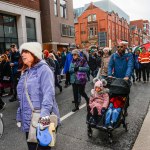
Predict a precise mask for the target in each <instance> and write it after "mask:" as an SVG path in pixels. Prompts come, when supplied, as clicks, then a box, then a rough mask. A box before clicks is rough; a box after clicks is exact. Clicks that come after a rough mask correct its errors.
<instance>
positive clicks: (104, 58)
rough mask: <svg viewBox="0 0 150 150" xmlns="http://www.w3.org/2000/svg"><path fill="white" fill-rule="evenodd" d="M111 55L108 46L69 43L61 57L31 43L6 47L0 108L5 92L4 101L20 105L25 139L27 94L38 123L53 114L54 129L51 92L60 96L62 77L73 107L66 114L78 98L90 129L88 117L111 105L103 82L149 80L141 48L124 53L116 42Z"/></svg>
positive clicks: (0, 62)
mask: <svg viewBox="0 0 150 150" xmlns="http://www.w3.org/2000/svg"><path fill="white" fill-rule="evenodd" d="M111 52H112V51H111V49H110V48H108V47H105V48H103V49H96V48H91V49H88V48H87V49H80V48H79V47H77V46H76V45H75V44H71V45H70V46H69V47H64V48H63V51H62V52H59V51H56V50H51V51H48V50H42V46H41V44H39V43H37V42H29V43H24V44H22V45H21V47H20V48H19V49H18V48H17V46H16V45H15V44H12V45H11V46H10V50H7V51H6V52H5V54H2V55H1V56H0V109H1V110H2V109H4V108H5V106H6V103H5V102H3V100H2V96H3V95H4V94H5V92H6V89H8V88H9V89H10V90H9V95H12V97H11V99H10V100H9V102H14V101H16V100H17V99H18V100H19V103H20V106H19V108H18V111H17V125H18V126H19V127H22V130H23V131H24V132H26V137H27V138H28V134H29V127H30V121H31V114H32V111H31V108H30V106H29V104H28V100H27V95H26V93H27V92H28V93H29V96H30V99H31V101H32V103H33V106H34V108H35V109H39V110H41V118H40V119H42V120H43V119H44V117H48V116H49V114H51V113H54V114H56V115H57V117H58V122H59V124H60V119H59V118H60V115H59V109H58V106H57V103H56V100H55V87H57V88H59V91H60V93H61V92H62V91H63V87H62V85H61V83H62V81H61V78H62V76H64V75H65V77H66V78H65V86H64V88H67V87H68V86H70V85H72V91H73V98H74V100H73V101H72V103H74V104H75V107H74V108H73V109H72V111H73V112H75V111H77V110H79V105H80V103H81V96H83V97H84V98H85V100H86V104H87V112H88V115H87V118H88V121H89V122H91V123H93V124H95V122H97V120H98V119H97V118H96V119H95V120H93V118H92V119H91V118H90V116H91V115H93V116H98V115H101V114H103V113H105V112H106V111H107V109H108V110H109V112H110V110H113V109H114V107H113V101H115V100H114V99H112V100H111V103H112V104H111V105H109V96H108V90H107V89H106V88H105V86H106V84H107V83H106V82H105V79H106V78H107V77H109V78H113V77H115V78H122V79H124V80H126V81H129V80H132V81H133V82H135V81H138V82H140V81H141V77H143V82H144V83H146V82H148V81H149V69H150V66H149V64H150V52H149V51H148V50H146V49H145V47H140V48H137V49H136V50H135V51H134V52H133V50H132V48H128V43H127V42H125V41H121V42H120V43H118V46H117V51H116V52H115V53H113V54H111ZM135 75H136V76H135ZM91 79H96V80H97V82H96V83H95V86H94V89H92V91H91V96H90V97H89V96H88V95H87V94H86V92H85V88H86V83H87V82H88V81H90V80H91ZM25 83H26V85H27V86H26V87H25V86H24V85H25ZM128 106H129V101H128ZM115 111H116V110H115ZM118 111H119V109H118ZM46 120H48V119H46ZM106 122H110V121H108V120H106ZM107 124H108V123H107ZM105 127H107V126H105ZM111 127H112V126H111ZM28 147H29V150H30V149H32V150H34V149H36V147H37V144H33V143H29V142H28ZM41 149H42V147H41ZM47 149H50V148H47Z"/></svg>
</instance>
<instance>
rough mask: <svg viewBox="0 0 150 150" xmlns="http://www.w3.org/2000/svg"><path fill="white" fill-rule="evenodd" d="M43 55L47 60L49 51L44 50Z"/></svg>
mask: <svg viewBox="0 0 150 150" xmlns="http://www.w3.org/2000/svg"><path fill="white" fill-rule="evenodd" d="M43 53H44V54H45V56H46V58H48V56H49V51H48V50H47V49H46V50H44V52H43Z"/></svg>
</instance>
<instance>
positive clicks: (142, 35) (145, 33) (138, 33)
mask: <svg viewBox="0 0 150 150" xmlns="http://www.w3.org/2000/svg"><path fill="white" fill-rule="evenodd" d="M130 29H131V30H130V38H131V46H132V45H136V46H137V45H141V44H143V43H147V42H149V41H150V23H149V21H148V20H142V19H141V20H134V21H131V22H130Z"/></svg>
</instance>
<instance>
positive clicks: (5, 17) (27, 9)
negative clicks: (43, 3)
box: [0, 0, 42, 53]
mask: <svg viewBox="0 0 150 150" xmlns="http://www.w3.org/2000/svg"><path fill="white" fill-rule="evenodd" d="M30 41H38V42H40V43H42V33H41V17H40V5H39V0H20V1H18V0H1V1H0V53H3V52H4V51H5V50H6V49H8V48H9V47H10V45H11V44H12V43H15V44H16V45H18V47H19V46H20V45H21V44H22V43H24V42H30Z"/></svg>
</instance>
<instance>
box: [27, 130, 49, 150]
mask: <svg viewBox="0 0 150 150" xmlns="http://www.w3.org/2000/svg"><path fill="white" fill-rule="evenodd" d="M28 134H29V133H28V132H26V139H28ZM27 145H28V150H51V148H50V147H43V146H40V145H38V144H36V143H29V142H27Z"/></svg>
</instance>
